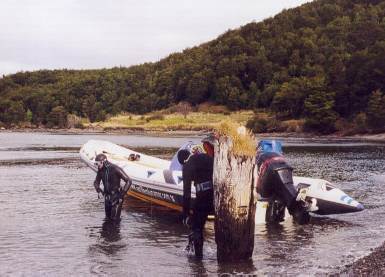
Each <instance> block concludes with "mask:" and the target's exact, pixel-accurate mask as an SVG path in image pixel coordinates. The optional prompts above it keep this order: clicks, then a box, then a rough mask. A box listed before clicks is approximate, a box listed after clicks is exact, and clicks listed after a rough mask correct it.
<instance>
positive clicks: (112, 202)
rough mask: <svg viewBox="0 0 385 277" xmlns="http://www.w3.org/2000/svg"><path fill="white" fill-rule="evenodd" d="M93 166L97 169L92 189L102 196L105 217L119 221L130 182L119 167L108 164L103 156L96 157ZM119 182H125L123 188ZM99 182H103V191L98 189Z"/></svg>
mask: <svg viewBox="0 0 385 277" xmlns="http://www.w3.org/2000/svg"><path fill="white" fill-rule="evenodd" d="M95 165H96V166H97V168H98V172H97V175H96V178H95V181H94V187H95V190H96V192H97V193H102V194H103V195H104V208H105V213H106V217H107V218H108V219H112V220H119V219H120V212H121V210H122V205H123V198H124V195H126V193H127V191H128V190H129V189H130V186H131V184H132V181H131V179H130V177H128V176H127V174H126V173H125V172H124V171H123V170H122V169H121V168H120V167H119V166H117V165H115V164H112V163H110V162H109V161H108V160H107V156H106V155H104V154H98V155H97V156H96V158H95ZM120 180H123V181H124V182H125V184H124V186H123V187H122V186H121V185H120ZM100 181H102V182H103V190H101V188H100Z"/></svg>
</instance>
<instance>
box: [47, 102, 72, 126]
mask: <svg viewBox="0 0 385 277" xmlns="http://www.w3.org/2000/svg"><path fill="white" fill-rule="evenodd" d="M67 114H68V113H67V111H66V110H65V108H64V107H63V106H56V107H54V108H53V109H52V110H51V112H50V113H49V115H48V118H47V126H48V127H54V126H57V127H59V128H64V127H66V125H67Z"/></svg>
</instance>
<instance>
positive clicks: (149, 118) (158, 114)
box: [146, 113, 164, 122]
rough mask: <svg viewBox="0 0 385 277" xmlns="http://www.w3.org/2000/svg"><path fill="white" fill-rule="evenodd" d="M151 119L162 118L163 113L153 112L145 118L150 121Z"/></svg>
mask: <svg viewBox="0 0 385 277" xmlns="http://www.w3.org/2000/svg"><path fill="white" fill-rule="evenodd" d="M151 120H164V115H163V114H161V113H154V114H152V115H150V116H148V117H147V118H146V122H150V121H151Z"/></svg>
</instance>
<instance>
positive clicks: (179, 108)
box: [175, 102, 192, 118]
mask: <svg viewBox="0 0 385 277" xmlns="http://www.w3.org/2000/svg"><path fill="white" fill-rule="evenodd" d="M175 111H176V112H177V113H180V114H182V115H183V116H184V118H187V115H188V114H189V113H190V112H192V107H191V105H190V104H189V103H187V102H180V103H178V105H176V106H175Z"/></svg>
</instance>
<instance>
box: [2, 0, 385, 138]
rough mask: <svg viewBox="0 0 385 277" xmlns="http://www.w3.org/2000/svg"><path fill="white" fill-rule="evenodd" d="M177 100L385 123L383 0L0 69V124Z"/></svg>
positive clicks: (335, 1)
mask: <svg viewBox="0 0 385 277" xmlns="http://www.w3.org/2000/svg"><path fill="white" fill-rule="evenodd" d="M181 101H185V102H189V103H191V104H192V105H198V104H200V103H202V102H207V101H210V102H213V103H215V104H219V105H225V106H227V107H228V108H229V109H231V110H239V109H253V110H261V109H263V110H265V111H267V112H269V113H271V114H272V115H273V116H274V117H275V118H276V119H277V120H289V119H304V121H305V128H306V130H316V131H320V132H324V133H326V132H332V131H334V130H336V128H337V129H343V128H344V127H346V126H347V127H348V126H355V128H356V129H357V130H358V131H360V130H361V131H367V130H374V131H381V130H384V129H385V126H384V125H385V123H384V122H385V1H384V0H383V1H380V0H377V1H376V0H372V1H370V0H366V1H365V0H319V1H314V2H311V3H308V4H305V5H302V6H300V7H298V8H295V9H290V10H285V11H283V12H281V13H280V14H278V15H276V16H275V17H273V18H269V19H266V20H264V21H263V22H259V23H254V22H253V23H249V24H247V25H245V26H243V27H241V28H239V29H236V30H231V31H228V32H226V33H224V34H223V35H221V36H219V37H218V38H216V39H215V40H212V41H210V42H207V43H205V44H202V45H200V46H197V47H193V48H189V49H186V50H184V51H183V52H181V53H174V54H171V55H170V56H168V57H166V58H164V59H163V60H161V61H159V62H156V63H147V64H142V65H137V66H132V67H128V68H123V67H119V68H112V69H100V70H40V71H35V72H20V73H16V74H12V75H8V76H3V78H1V79H0V122H2V124H5V125H11V124H19V123H21V122H31V123H33V124H35V125H42V124H43V125H48V126H55V125H64V124H65V123H64V122H65V120H64V119H65V118H66V116H67V114H74V115H77V116H81V117H88V118H89V120H90V121H91V122H93V121H102V120H104V119H105V118H106V116H107V115H116V114H119V113H121V112H129V113H135V114H143V113H147V112H150V111H154V110H160V109H164V108H167V107H169V106H172V105H175V104H176V103H179V102H181ZM254 123H255V124H256V125H258V118H257V119H256V120H255V122H251V123H250V124H249V126H251V127H253V126H254V125H253V124H254ZM352 124H353V125H352Z"/></svg>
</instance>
